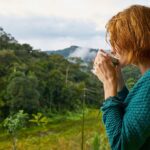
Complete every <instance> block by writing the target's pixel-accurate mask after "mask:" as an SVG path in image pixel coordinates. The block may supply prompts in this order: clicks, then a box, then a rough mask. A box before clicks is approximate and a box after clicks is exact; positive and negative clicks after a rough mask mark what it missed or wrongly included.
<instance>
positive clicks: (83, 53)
mask: <svg viewBox="0 0 150 150" xmlns="http://www.w3.org/2000/svg"><path fill="white" fill-rule="evenodd" d="M97 51H98V49H93V48H85V47H80V46H76V45H72V46H70V47H68V48H65V49H59V50H52V51H50V50H48V51H45V52H46V53H47V54H60V55H63V56H64V57H65V58H70V57H80V58H81V59H82V60H83V61H85V62H89V61H91V60H93V59H94V57H95V56H96V53H97Z"/></svg>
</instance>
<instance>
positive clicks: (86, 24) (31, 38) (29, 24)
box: [0, 0, 149, 49]
mask: <svg viewBox="0 0 150 150" xmlns="http://www.w3.org/2000/svg"><path fill="white" fill-rule="evenodd" d="M148 3H149V0H132V1H131V0H0V26H2V27H4V29H5V30H6V32H10V33H11V34H12V35H14V36H15V37H16V39H17V40H19V41H21V42H26V43H30V44H31V45H33V47H35V48H41V49H57V48H62V47H66V46H70V45H72V44H73V45H75V44H77V45H80V46H84V47H94V48H99V47H102V48H103V47H104V48H107V47H108V45H107V44H106V42H105V40H104V32H105V24H106V23H107V21H108V19H109V18H111V17H112V15H114V14H116V13H117V12H118V11H121V10H122V9H124V8H126V7H128V6H130V5H132V4H142V5H148ZM39 16H40V17H39ZM17 18H18V19H17ZM50 18H53V19H50ZM58 18H59V19H58Z"/></svg>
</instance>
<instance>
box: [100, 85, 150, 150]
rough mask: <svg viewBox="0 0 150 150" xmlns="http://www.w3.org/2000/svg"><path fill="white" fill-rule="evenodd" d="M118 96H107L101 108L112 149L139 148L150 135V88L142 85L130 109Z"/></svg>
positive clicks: (135, 149) (134, 149) (130, 149)
mask: <svg viewBox="0 0 150 150" xmlns="http://www.w3.org/2000/svg"><path fill="white" fill-rule="evenodd" d="M125 107H126V105H125V103H124V102H122V100H121V99H120V98H119V97H118V96H113V97H109V98H107V99H106V100H105V101H104V102H103V105H102V106H101V110H102V112H103V123H104V124H105V128H106V133H107V136H108V140H109V143H110V146H111V149H112V150H139V148H140V147H142V145H143V144H144V142H145V141H146V139H147V138H148V137H149V136H150V88H146V86H145V87H141V88H140V92H136V95H135V96H134V97H132V98H131V103H130V105H129V106H128V108H127V109H128V110H127V111H126V112H125V111H124V110H125Z"/></svg>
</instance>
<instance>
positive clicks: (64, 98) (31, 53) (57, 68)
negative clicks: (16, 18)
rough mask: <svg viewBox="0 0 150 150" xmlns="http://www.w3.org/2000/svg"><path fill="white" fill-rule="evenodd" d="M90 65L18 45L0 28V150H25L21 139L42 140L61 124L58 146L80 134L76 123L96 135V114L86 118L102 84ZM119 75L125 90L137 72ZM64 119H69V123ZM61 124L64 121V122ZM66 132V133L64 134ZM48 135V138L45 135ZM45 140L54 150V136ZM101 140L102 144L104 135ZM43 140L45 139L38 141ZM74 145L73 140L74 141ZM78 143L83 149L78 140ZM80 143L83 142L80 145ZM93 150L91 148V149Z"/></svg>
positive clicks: (97, 101)
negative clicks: (61, 132) (71, 136)
mask: <svg viewBox="0 0 150 150" xmlns="http://www.w3.org/2000/svg"><path fill="white" fill-rule="evenodd" d="M92 63H93V62H92V61H91V62H89V63H88V64H87V65H85V63H84V62H83V61H82V60H81V59H80V58H78V57H72V58H70V59H66V58H64V57H63V56H62V55H59V54H47V53H46V52H43V51H42V50H40V49H33V47H32V46H31V45H29V44H27V43H25V44H20V43H19V42H18V41H17V40H16V39H15V38H14V37H13V36H12V35H11V34H9V33H7V32H5V31H4V29H3V28H2V27H1V28H0V129H1V131H0V141H1V142H0V149H12V147H13V149H19V148H20V147H25V146H23V143H25V141H24V139H27V137H29V135H30V136H31V135H32V136H33V137H34V138H35V137H37V138H38V136H39V135H40V136H39V137H41V136H47V135H48V133H49V132H50V131H51V132H54V133H55V132H59V131H60V130H61V128H62V126H63V129H66V130H65V134H63V135H64V137H63V138H62V140H61V141H57V143H59V144H60V145H62V144H63V145H65V144H66V145H68V143H67V142H66V141H67V140H66V139H67V138H66V137H67V136H68V137H70V136H69V134H70V135H75V134H76V133H79V135H80V134H82V135H83V128H82V130H81V132H78V131H79V130H80V126H79V125H81V127H83V125H85V127H86V123H87V125H88V126H87V128H89V129H87V130H92V134H91V135H90V136H93V133H95V132H98V131H99V129H98V128H100V124H101V123H100V122H101V118H100V116H99V118H98V120H97V121H92V118H90V117H92V113H93V112H99V108H100V106H101V105H102V102H103V101H104V94H103V93H104V91H103V85H102V83H101V82H100V81H99V80H98V78H97V77H96V76H95V75H93V74H92V72H91V71H90V70H91V69H92V65H93V64H92ZM123 75H124V79H125V82H126V85H127V87H128V88H129V89H131V88H132V87H133V86H134V84H135V83H136V81H137V80H138V79H139V78H140V77H141V75H140V72H139V70H138V69H137V68H136V67H135V66H127V67H125V68H123ZM92 110H93V111H92ZM89 114H90V115H91V116H90V115H89ZM83 115H85V116H83ZM100 115H101V114H100ZM94 116H95V114H94ZM69 117H70V118H69ZM83 117H86V119H87V120H85V122H84V124H83V122H82V121H83V120H82V119H83ZM67 118H69V119H68V120H70V122H69V121H68V120H67ZM64 120H67V121H66V124H65V123H64ZM92 122H93V123H95V122H96V123H98V124H99V125H97V126H96V127H95V128H93V129H91V128H90V126H92ZM73 124H74V125H75V128H73V131H70V129H68V128H67V125H68V126H69V125H70V128H72V125H73ZM55 125H60V126H55ZM24 128H26V129H24ZM19 130H20V131H19ZM29 130H30V133H29ZM56 130H57V131H56ZM67 130H68V131H70V132H69V133H67ZM85 130H86V129H85ZM103 132H104V129H103ZM104 134H105V133H104ZM49 136H52V135H51V134H50V135H49ZM53 136H54V135H53ZM65 136H66V137H65ZM105 136H106V135H104V137H105ZM17 137H22V138H23V137H24V138H23V139H22V142H21V143H20V145H19V140H18V142H17V140H16V139H19V138H17ZM9 138H10V139H12V141H13V142H12V144H11V142H10V141H9V140H8V139H9ZM98 138H99V136H98V135H97V134H96V135H95V138H94V139H93V143H94V142H95V145H96V142H97V145H99V144H98V141H100V140H98ZM6 139H7V140H6ZM29 139H31V140H32V141H34V140H35V141H36V138H35V139H32V138H31V137H30V138H29ZM42 139H44V137H42ZM47 139H50V140H51V141H52V142H48V143H53V144H51V145H50V146H51V147H55V148H52V149H57V147H56V146H57V144H56V141H53V140H54V139H55V140H56V139H57V138H56V137H48V138H47ZM52 139H53V140H52ZM39 140H40V142H39ZM39 140H37V142H38V143H41V144H40V145H42V144H43V142H41V139H39ZM57 140H58V139H57ZM78 140H79V139H78ZM105 140H106V141H107V139H106V137H105ZM44 141H46V140H45V139H44ZM72 141H74V140H72ZM84 141H86V139H84ZM17 143H18V144H17ZM27 143H29V145H28V144H25V145H26V147H28V146H29V148H20V149H30V148H31V149H37V148H35V147H34V146H36V145H37V143H36V142H35V143H34V142H33V143H32V142H31V141H30V142H27ZM54 143H55V144H54ZM76 143H78V142H77V141H76ZM87 143H88V142H87ZM103 143H105V142H103ZM59 144H58V145H59ZM27 145H28V146H27ZM31 145H32V146H33V147H32V146H31ZM45 145H46V144H45ZM70 145H74V144H70ZM81 145H82V148H83V147H84V144H83V137H82V143H81ZM85 145H88V144H86V142H85ZM93 145H94V144H93ZM103 145H105V144H103ZM40 147H41V148H39V149H41V150H42V149H46V148H44V146H40ZM42 147H43V148H42ZM66 147H67V146H66ZM85 147H86V146H85ZM93 147H94V146H93ZM95 147H96V146H95ZM49 149H50V148H49ZM62 149H63V148H62ZM64 149H66V148H64ZM70 149H71V148H70ZM86 149H88V148H86ZM89 149H90V148H89ZM93 149H95V150H96V148H93ZM66 150H67V149H66ZM97 150H98V149H97Z"/></svg>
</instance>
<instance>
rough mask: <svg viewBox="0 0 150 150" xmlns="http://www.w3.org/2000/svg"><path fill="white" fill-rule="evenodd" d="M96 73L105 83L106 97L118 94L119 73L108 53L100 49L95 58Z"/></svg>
mask: <svg viewBox="0 0 150 150" xmlns="http://www.w3.org/2000/svg"><path fill="white" fill-rule="evenodd" d="M94 69H95V75H96V76H97V77H98V79H99V80H100V81H101V82H102V83H103V85H104V91H105V99H106V98H108V97H109V96H116V94H117V73H116V68H115V67H114V66H113V64H112V62H111V59H110V57H109V56H108V54H105V53H103V50H101V52H100V51H99V52H98V53H97V56H96V58H95V60H94Z"/></svg>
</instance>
